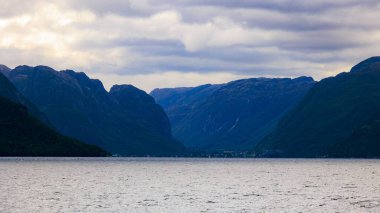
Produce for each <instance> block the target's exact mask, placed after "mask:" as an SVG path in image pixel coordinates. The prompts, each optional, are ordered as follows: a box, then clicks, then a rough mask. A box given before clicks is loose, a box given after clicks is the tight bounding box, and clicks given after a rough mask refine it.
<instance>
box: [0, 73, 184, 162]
mask: <svg viewBox="0 0 380 213" xmlns="http://www.w3.org/2000/svg"><path fill="white" fill-rule="evenodd" d="M3 73H5V74H6V75H7V77H8V79H9V80H10V81H11V82H12V83H13V84H14V85H15V86H16V88H17V89H18V90H19V91H20V93H21V94H22V95H23V96H24V97H26V98H27V99H28V100H29V101H30V102H31V103H32V104H33V105H35V106H36V107H37V108H38V109H39V110H40V111H41V112H42V113H43V114H44V115H45V116H46V117H47V119H48V120H49V122H50V123H51V124H52V126H53V127H54V128H55V129H56V130H58V131H59V132H60V133H62V134H63V135H66V136H69V137H72V138H75V139H78V140H80V141H83V142H86V143H88V144H94V145H97V146H99V147H101V148H103V149H105V150H107V151H108V152H111V153H113V154H119V155H128V156H133V155H134V156H142V155H155V156H160V155H174V154H178V153H182V152H183V151H184V148H183V146H182V144H181V143H179V142H178V141H176V140H174V139H173V138H172V136H171V128H170V123H169V120H168V118H167V116H166V114H165V113H164V112H163V110H162V109H161V107H160V106H159V105H157V104H156V103H155V102H154V100H153V98H151V97H150V96H149V95H148V94H146V93H145V92H143V91H141V90H139V89H137V88H135V87H133V86H131V85H116V86H114V87H112V89H111V91H110V92H107V91H106V90H105V89H104V87H103V84H102V83H101V82H100V81H99V80H94V79H90V78H89V77H88V76H87V75H86V74H84V73H78V72H74V71H72V70H64V71H56V70H54V69H52V68H50V67H47V66H36V67H30V66H18V67H16V68H15V69H13V70H8V71H6V72H3Z"/></svg>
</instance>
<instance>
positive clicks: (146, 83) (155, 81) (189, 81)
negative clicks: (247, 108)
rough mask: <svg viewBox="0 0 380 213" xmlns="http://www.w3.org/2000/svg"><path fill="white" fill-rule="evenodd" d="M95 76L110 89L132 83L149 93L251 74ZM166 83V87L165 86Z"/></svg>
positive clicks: (172, 73)
mask: <svg viewBox="0 0 380 213" xmlns="http://www.w3.org/2000/svg"><path fill="white" fill-rule="evenodd" d="M91 77H93V78H98V79H101V80H102V82H103V84H104V87H105V88H106V89H107V90H109V89H110V88H111V87H112V86H113V85H115V84H126V83H127V84H132V85H134V86H136V87H138V88H140V89H143V90H145V91H146V92H147V93H149V92H151V91H152V90H153V89H155V88H171V87H193V86H198V85H202V84H208V83H211V84H221V83H226V82H229V81H232V80H236V79H242V78H248V77H250V76H244V75H237V74H232V73H227V72H220V73H210V74H202V73H195V72H191V73H181V72H163V73H150V74H141V75H117V74H101V73H98V74H93V75H91ZM163 85H164V87H163Z"/></svg>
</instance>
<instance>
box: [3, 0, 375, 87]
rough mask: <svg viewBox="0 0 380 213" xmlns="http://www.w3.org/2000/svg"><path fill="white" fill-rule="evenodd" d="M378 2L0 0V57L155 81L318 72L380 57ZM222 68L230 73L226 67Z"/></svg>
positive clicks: (115, 78) (119, 79) (186, 82)
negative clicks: (0, 8) (375, 56)
mask: <svg viewBox="0 0 380 213" xmlns="http://www.w3.org/2000/svg"><path fill="white" fill-rule="evenodd" d="M378 5H379V3H378V0H360V1H359V0H348V1H347V0H337V1H333V2H332V1H326V0H313V1H303V0H280V1H279V0H269V1H265V2H264V1H258V0H251V1H245V0H234V1H224V0H215V1H214V0H210V1H197V0H181V1H180V0H170V1H169V0H155V1H153V0H108V1H104V0H81V1H76V0H49V1H48V0H30V1H23V0H1V5H0V6H1V7H2V10H1V11H0V58H1V59H2V60H1V61H0V64H5V65H7V66H10V67H15V66H17V65H20V64H27V65H40V64H42V65H47V66H51V67H53V68H55V69H58V70H63V69H74V70H76V71H84V72H86V73H87V74H88V75H89V76H91V77H94V78H99V79H101V80H102V81H104V84H105V85H106V87H108V88H109V87H110V85H112V84H123V83H128V84H134V85H136V86H138V87H140V88H142V89H144V90H146V91H149V90H151V89H152V88H155V87H172V86H195V85H199V84H204V83H224V82H227V81H230V80H236V79H239V78H246V77H258V76H267V77H297V76H302V75H304V76H312V77H314V78H315V79H320V78H324V77H327V76H332V75H335V74H337V73H339V72H342V71H347V70H349V67H350V66H352V65H354V64H355V63H357V62H359V61H360V60H362V59H365V58H367V57H370V56H373V55H379V50H380V22H379V21H378V20H380V11H379V10H380V8H379V7H378ZM226 70H228V71H226Z"/></svg>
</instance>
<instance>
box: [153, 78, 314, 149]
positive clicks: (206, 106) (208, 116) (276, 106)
mask: <svg viewBox="0 0 380 213" xmlns="http://www.w3.org/2000/svg"><path fill="white" fill-rule="evenodd" d="M314 83H315V82H314V80H313V79H312V78H309V77H300V78H296V79H289V78H282V79H281V78H278V79H269V78H252V79H243V80H238V81H232V82H230V83H227V84H220V85H202V86H199V87H194V88H173V89H155V90H154V91H152V92H151V95H152V96H153V97H154V98H155V99H156V101H157V103H159V104H161V105H162V106H163V108H164V110H165V111H166V113H167V114H168V116H169V119H170V120H171V122H172V126H173V134H174V136H175V137H176V138H177V139H179V140H180V141H181V142H183V143H184V144H185V146H187V147H190V148H197V149H202V150H235V151H246V150H250V149H252V148H253V147H254V145H255V144H256V143H257V142H258V141H260V140H261V139H262V138H263V137H265V136H266V135H267V134H268V133H269V132H271V131H272V130H273V129H274V127H275V126H276V124H277V122H278V121H279V119H280V118H281V117H282V116H283V115H284V114H285V113H286V112H288V111H289V110H290V109H292V108H293V107H294V106H295V105H296V104H297V103H298V101H299V100H301V98H303V96H304V95H305V94H306V93H307V91H308V90H309V88H310V87H312V86H313V85H314Z"/></svg>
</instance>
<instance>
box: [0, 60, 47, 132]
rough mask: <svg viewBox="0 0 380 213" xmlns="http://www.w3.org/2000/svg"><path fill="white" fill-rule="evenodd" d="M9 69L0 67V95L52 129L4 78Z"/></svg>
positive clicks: (39, 112) (43, 116)
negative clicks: (22, 107) (24, 107)
mask: <svg viewBox="0 0 380 213" xmlns="http://www.w3.org/2000/svg"><path fill="white" fill-rule="evenodd" d="M10 72H11V69H9V68H8V67H6V66H4V65H0V84H1V86H0V95H1V96H2V97H4V98H6V99H9V100H11V101H13V102H16V103H20V104H22V105H24V106H26V107H27V108H28V111H29V113H30V114H32V115H33V116H34V117H36V118H38V119H39V120H41V121H43V122H44V123H45V124H47V125H48V126H50V127H52V125H51V124H50V122H49V121H48V119H47V118H46V116H45V115H44V114H43V113H41V111H40V110H39V109H38V108H37V107H36V106H34V105H33V104H32V103H31V102H30V101H29V100H27V99H26V98H25V97H24V96H23V95H22V94H21V93H20V92H19V91H18V90H17V89H16V87H15V86H14V85H13V84H12V83H11V82H10V81H9V80H8V79H7V78H6V77H5V75H6V76H8V75H9V73H10Z"/></svg>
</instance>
